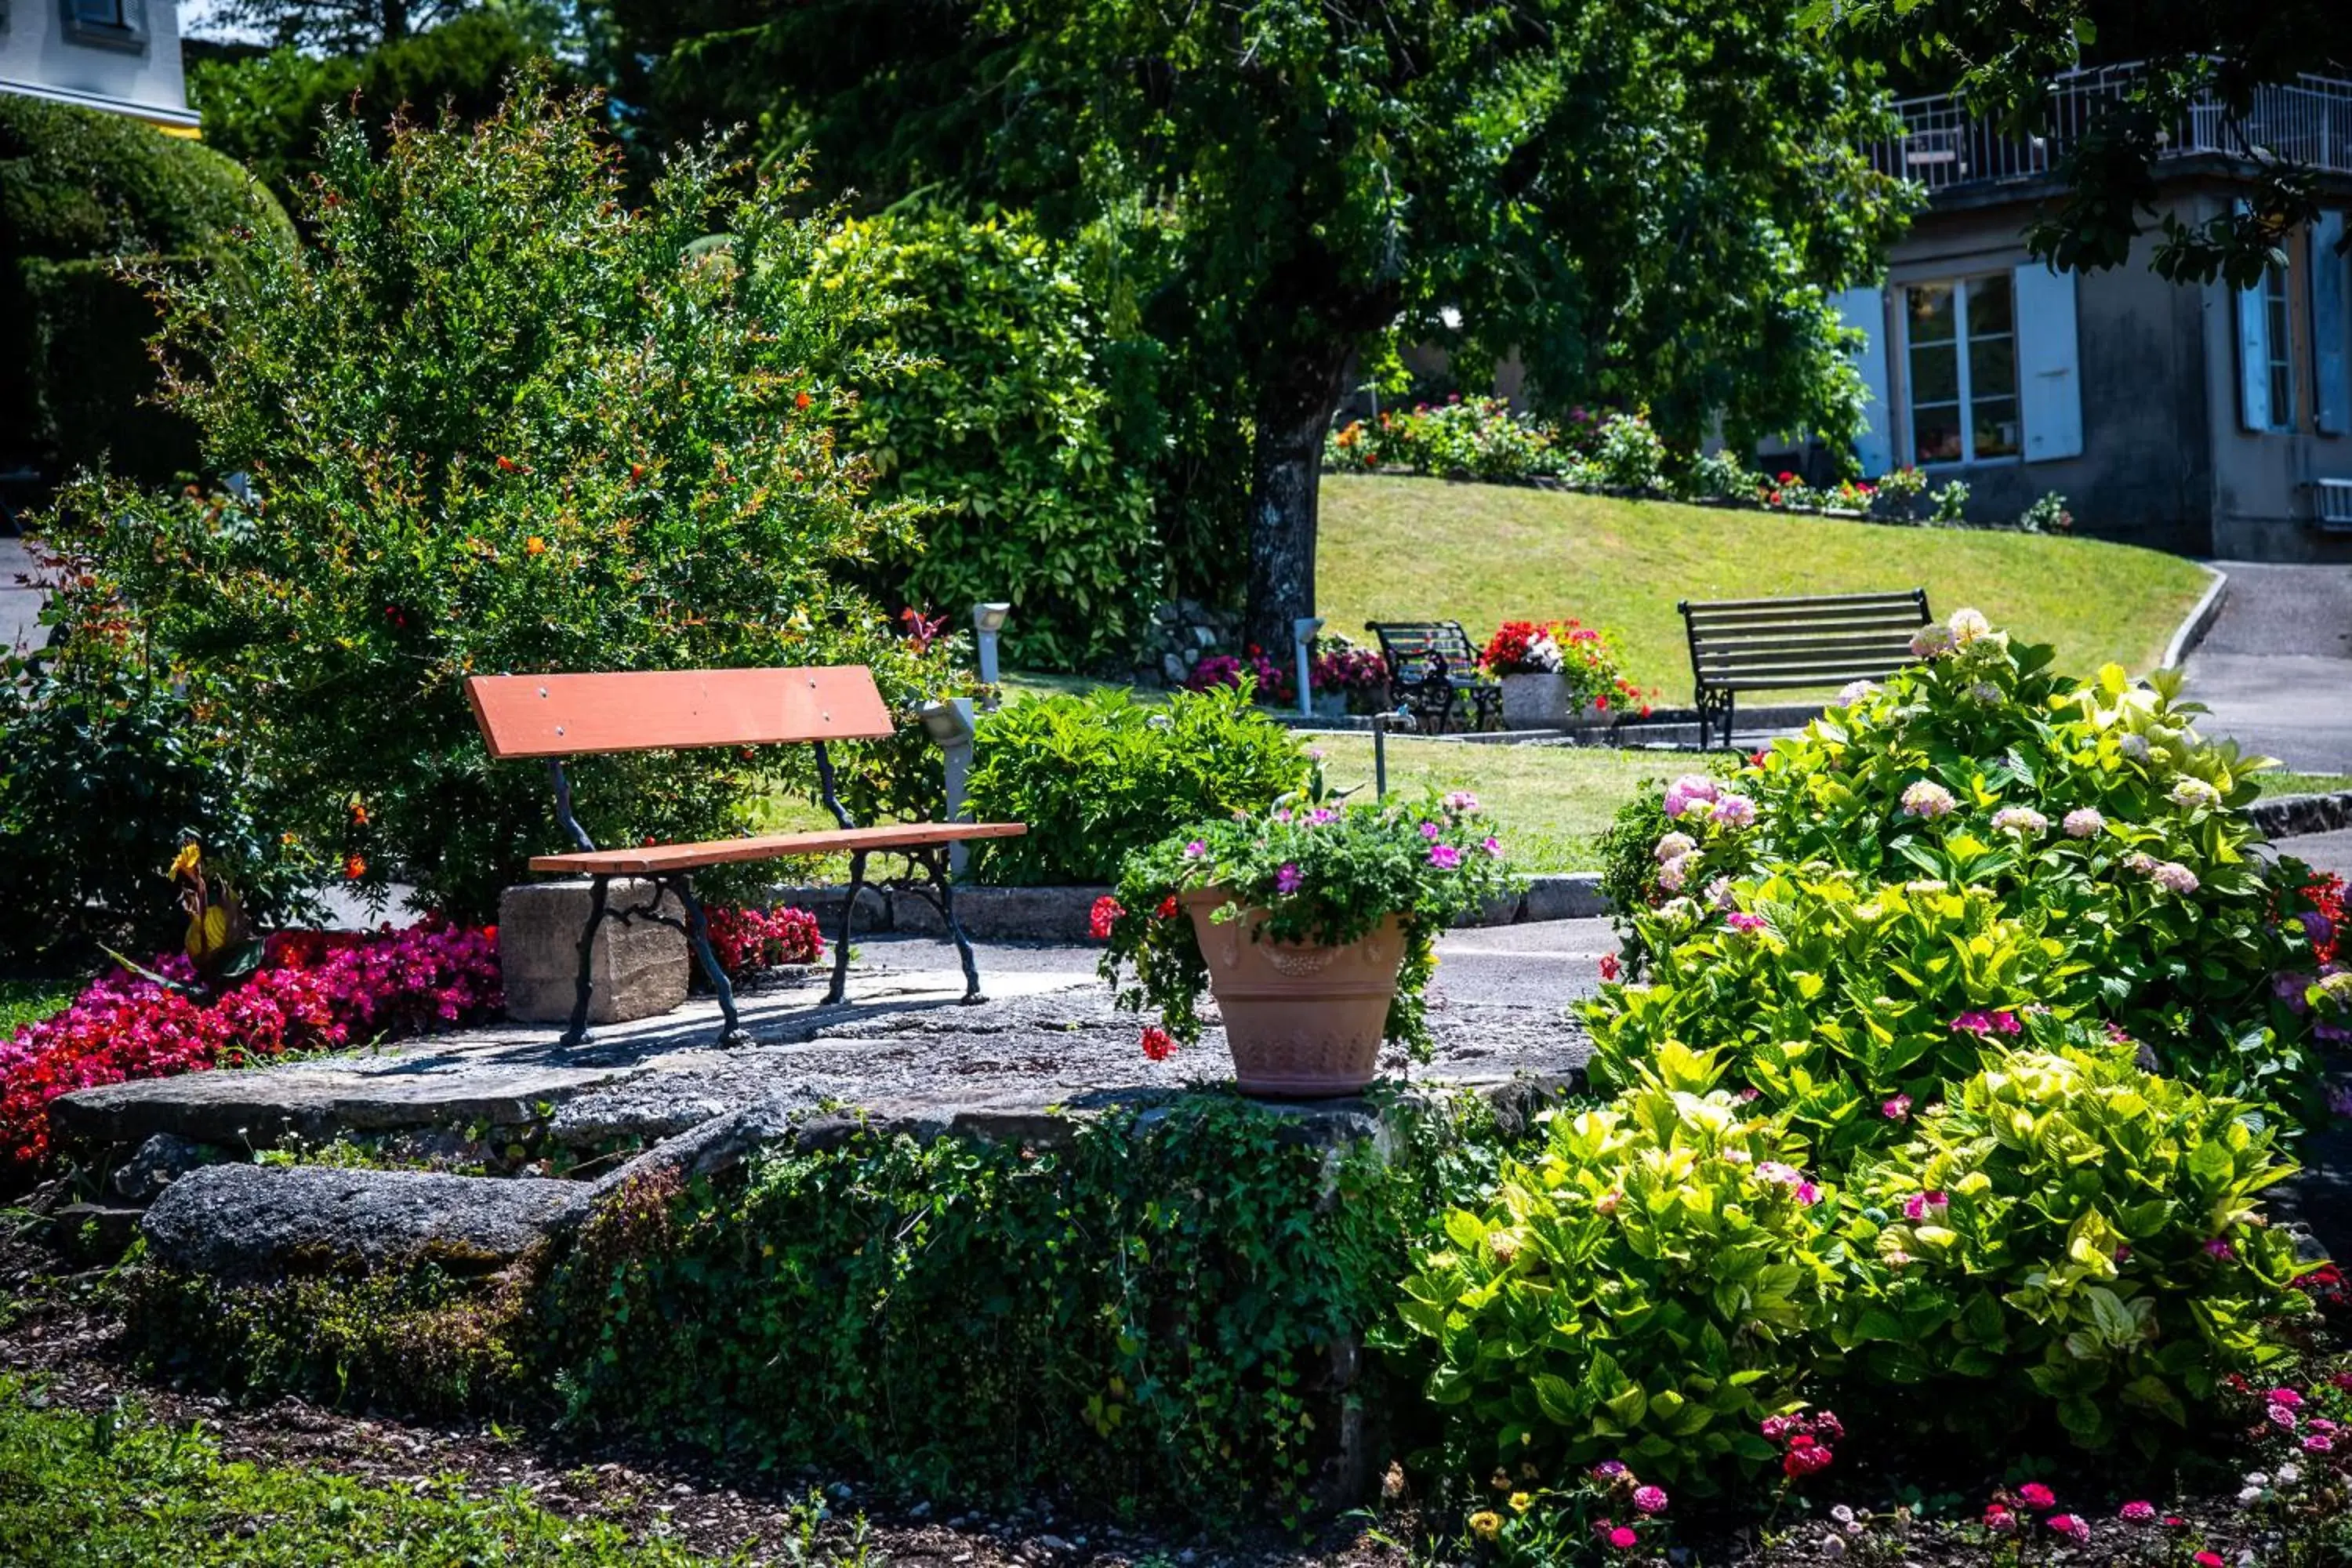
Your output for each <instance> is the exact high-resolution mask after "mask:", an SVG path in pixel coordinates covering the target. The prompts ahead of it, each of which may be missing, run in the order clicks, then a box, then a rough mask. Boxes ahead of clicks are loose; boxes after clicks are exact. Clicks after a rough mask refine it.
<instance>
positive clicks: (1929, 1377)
mask: <svg viewBox="0 0 2352 1568" xmlns="http://www.w3.org/2000/svg"><path fill="white" fill-rule="evenodd" d="M2070 1034H2071V1035H2073V1036H2074V1043H2071V1044H2070V1043H2066V1037H2067V1036H2068V1035H2070ZM2096 1034H2097V1032H2096V1031H2095V1030H2083V1029H2081V1028H2079V1027H2077V1028H2074V1029H2072V1030H2069V1029H2065V1028H2063V1027H2061V1026H2057V1025H2056V1024H2054V1023H2053V1022H2052V1021H2050V1020H2047V1019H2043V1018H2033V1019H2032V1020H2030V1021H2029V1035H2030V1038H2031V1039H2032V1044H2031V1045H2029V1046H2028V1047H2026V1048H2021V1049H2018V1050H2015V1051H2009V1052H2002V1053H1999V1054H1997V1055H1995V1056H1994V1057H1993V1058H1991V1059H1990V1061H1988V1062H1987V1063H1986V1065H1985V1067H1984V1068H1983V1070H1981V1071H1979V1072H1978V1073H1976V1074H1974V1075H1973V1076H1971V1077H1969V1078H1968V1079H1965V1080H1964V1081H1960V1082H1956V1083H1954V1084H1953V1085H1952V1086H1951V1087H1950V1089H1948V1092H1947V1095H1946V1098H1945V1100H1944V1103H1943V1104H1942V1105H1940V1106H1938V1107H1937V1108H1936V1109H1934V1110H1931V1111H1929V1112H1928V1113H1927V1114H1926V1115H1924V1116H1922V1117H1920V1118H1919V1120H1918V1122H1917V1126H1916V1136H1915V1138H1914V1139H1913V1141H1912V1142H1908V1143H1906V1144H1905V1145H1904V1146H1903V1147H1901V1148H1899V1149H1895V1150H1892V1151H1889V1152H1886V1153H1885V1154H1883V1155H1881V1156H1878V1157H1876V1158H1874V1159H1873V1160H1871V1161H1868V1162H1866V1163H1864V1165H1863V1166H1862V1167H1861V1168H1860V1169H1859V1170H1857V1171H1856V1173H1855V1174H1854V1178H1853V1186H1852V1192H1851V1194H1850V1201H1851V1204H1852V1205H1860V1206H1859V1208H1858V1210H1857V1212H1855V1213H1854V1214H1853V1217H1851V1218H1850V1219H1849V1221H1848V1223H1847V1226H1846V1235H1847V1237H1849V1238H1850V1240H1851V1241H1852V1244H1853V1261H1854V1269H1855V1274H1856V1287H1857V1288H1856V1289H1854V1290H1853V1291H1852V1292H1851V1293H1850V1295H1849V1297H1848V1300H1847V1302H1846V1310H1845V1312H1844V1314H1843V1318H1842V1320H1841V1323H1840V1327H1839V1333H1838V1338H1839V1342H1840V1344H1841V1345H1842V1346H1843V1348H1844V1349H1845V1350H1846V1351H1847V1352H1849V1354H1850V1355H1851V1356H1852V1358H1853V1360H1852V1363H1851V1365H1850V1369H1849V1370H1850V1372H1852V1373H1861V1374H1865V1375H1866V1376H1867V1377H1868V1378H1869V1379H1871V1380H1872V1381H1873V1382H1874V1383H1875V1384H1880V1385H1883V1388H1882V1397H1883V1398H1884V1400H1885V1405H1886V1406H1887V1409H1888V1411H1889V1413H1890V1415H1895V1416H1897V1417H1899V1416H1900V1415H1901V1414H1902V1413H1903V1412H1904V1411H1906V1410H1911V1411H1933V1412H1936V1413H1937V1421H1936V1422H1935V1424H1936V1425H1939V1426H1946V1427H1947V1428H1950V1429H1958V1430H1962V1431H1968V1432H1970V1433H1971V1434H1972V1435H1975V1436H1980V1437H1983V1436H1994V1435H1998V1434H2000V1433H2002V1432H2004V1431H2005V1430H2007V1429H2011V1428H2013V1427H2014V1426H2016V1425H2017V1424H2018V1422H2019V1420H2020V1418H2021V1416H2022V1415H2025V1414H2026V1413H2027V1411H2028V1410H2029V1409H2030V1408H2031V1405H2030V1404H2029V1402H2026V1401H2021V1399H2020V1398H2019V1394H2020V1393H2021V1387H2022V1386H2030V1387H2031V1388H2032V1391H2033V1393H2034V1394H2036V1395H2038V1396H2039V1398H2040V1399H2041V1400H2042V1401H2044V1402H2047V1404H2048V1405H2049V1406H2050V1407H2052V1408H2053V1409H2054V1410H2055V1412H2056V1414H2057V1416H2058V1418H2059V1420H2060V1421H2061V1422H2063V1424H2064V1426H2066V1428H2067V1430H2068V1431H2069V1432H2070V1433H2071V1434H2072V1435H2073V1436H2074V1438H2075V1439H2076V1440H2077V1441H2079V1442H2081V1443H2084V1444H2085V1445H2091V1446H2100V1447H2104V1446H2105V1445H2107V1444H2110V1443H2112V1442H2114V1441H2115V1440H2116V1438H2118V1437H2124V1436H2127V1437H2129V1438H2130V1439H2131V1440H2132V1441H2133V1442H2134V1443H2135V1444H2136V1445H2137V1446H2138V1447H2141V1448H2142V1449H2144V1450H2147V1451H2151V1452H2153V1451H2154V1450H2156V1449H2157V1448H2158V1447H2160V1446H2161V1445H2162V1443H2163V1441H2164V1438H2165V1435H2166V1433H2167V1432H2168V1431H2171V1432H2179V1431H2182V1430H2184V1429H2185V1428H2187V1427H2188V1426H2189V1410H2190V1407H2191V1406H2194V1405H2210V1403H2211V1402H2212V1401H2213V1399H2214V1396H2215V1394H2216V1392H2217V1388H2218V1384H2219V1382H2220V1380H2221V1377H2222V1376H2223V1375H2224V1374H2225V1373H2230V1372H2231V1371H2252V1370H2253V1369H2254V1368H2255V1367H2257V1366H2259V1365H2262V1364H2264V1363H2273V1362H2275V1361H2277V1360H2279V1359H2280V1358H2281V1357H2283V1356H2284V1354H2285V1353H2286V1352H2285V1351H2284V1348H2283V1347H2281V1346H2279V1345H2277V1344H2275V1343H2273V1342H2267V1341H2266V1340H2265V1337H2264V1334H2263V1320H2265V1319H2270V1318H2276V1317H2280V1316H2283V1315H2284V1316H2292V1315H2294V1313H2296V1312H2299V1311H2303V1310H2307V1300H2306V1298H2305V1296H2304V1295H2303V1294H2302V1293H2301V1292H2299V1291H2296V1290H2293V1289H2289V1288H2288V1286H2289V1282H2290V1281H2291V1280H2292V1279H2294V1276H2295V1275H2296V1274H2297V1272H2299V1269H2298V1266H2297V1264H2296V1261H2295V1253H2294V1242H2293V1240H2292V1238H2290V1237H2288V1236H2286V1235H2285V1234H2284V1233H2283V1232H2282V1231H2279V1230H2275V1229H2273V1228H2270V1227H2269V1226H2268V1225H2267V1223H2266V1222H2265V1221H2264V1220H2263V1217H2262V1216H2261V1215H2260V1214H2259V1213H2258V1212H2257V1209H2256V1206H2255V1205H2256V1200H2257V1197H2258V1195H2259V1194H2260V1193H2261V1192H2262V1190H2263V1188H2265V1187H2267V1186H2269V1185H2270V1184H2273V1183H2274V1182H2277V1181H2279V1180H2280V1179H2281V1178H2283V1177H2284V1176H2285V1175H2287V1174H2288V1173H2291V1172H2292V1171H2293V1169H2294V1167H2293V1166H2292V1165H2289V1164H2287V1163H2285V1162H2284V1161H2283V1160H2281V1159H2280V1158H2279V1156H2278V1154H2277V1153H2276V1152H2275V1151H2274V1150H2273V1147H2272V1141H2271V1136H2270V1134H2269V1133H2268V1132H2267V1131H2262V1130H2261V1125H2260V1118H2259V1117H2258V1116H2257V1115H2256V1114H2255V1113H2254V1112H2253V1110H2252V1108H2251V1107H2249V1106H2246V1105H2243V1104H2241V1103H2239V1102H2236V1101H2232V1100H2220V1099H2208V1098H2207V1097H2205V1096H2203V1095H2200V1094H2199V1093H2198V1092H2197V1091H2195V1090H2194V1089H2188V1088H2186V1087H2184V1086H2182V1085H2180V1084H2179V1083H2175V1082H2173V1081H2171V1080H2169V1079H2162V1078H2158V1077H2157V1076H2155V1075H2153V1074H2150V1073H2146V1072H2142V1071H2140V1070H2139V1069H2138V1068H2136V1067H2135V1066H2134V1065H2133V1064H2132V1059H2131V1050H2130V1047H2129V1046H2128V1044H2125V1045H2122V1046H2116V1045H2110V1044H2108V1043H2107V1042H2105V1040H2104V1039H2100V1040H2097V1041H2096V1044H2095V1045H2094V1044H2091V1043H2089V1042H2088V1041H2086V1040H2085V1039H2084V1036H2086V1035H2087V1036H2090V1037H2094V1038H2095V1037H2096ZM1923 1388H1926V1389H1927V1390H1930V1391H1931V1392H1932V1397H1930V1398H1927V1399H1920V1398H1918V1397H1916V1391H1918V1390H1921V1389H1923Z"/></svg>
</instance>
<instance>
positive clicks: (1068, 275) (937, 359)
mask: <svg viewBox="0 0 2352 1568" xmlns="http://www.w3.org/2000/svg"><path fill="white" fill-rule="evenodd" d="M1079 263H1080V258H1079V257H1078V256H1077V255H1076V252H1075V250H1074V249H1073V247H1066V246H1063V245H1059V244H1055V243H1052V242H1049V241H1048V240H1046V239H1045V238H1044V237H1041V236H1040V235H1039V234H1038V232H1037V229H1036V226H1035V225H1034V223H1033V222H1032V221H1031V220H1030V219H1028V218H1027V217H1026V216H1020V215H1009V216H991V217H989V218H986V219H984V220H982V221H981V222H978V223H971V224H967V223H964V222H962V221H961V220H960V219H958V218H954V217H950V216H944V215H939V214H931V215H927V216H917V217H912V218H888V217H885V218H877V219H874V220H871V221H868V222H864V223H853V224H850V225H847V226H845V227H844V228H843V229H842V230H841V231H840V233H838V234H837V235H835V237H834V238H833V239H832V241H831V242H830V243H829V244H828V245H827V246H826V247H825V249H824V253H823V255H822V256H821V258H820V259H819V268H820V274H821V278H822V279H823V281H824V284H825V285H826V286H827V287H835V286H846V287H851V288H854V289H859V290H862V291H865V292H867V293H871V294H879V295H882V296H885V297H887V298H891V299H894V300H897V301H898V306H899V308H898V310H896V311H895V312H892V313H890V314H887V315H881V314H877V315H876V316H875V317H873V318H872V319H871V321H870V331H868V332H867V333H866V334H863V335H862V336H861V337H860V338H856V339H853V341H852V342H853V346H854V347H859V348H866V349H871V350H875V351H879V353H877V354H876V355H874V356H872V358H870V359H869V363H876V362H878V361H880V359H881V355H882V354H885V353H887V355H888V356H890V360H891V361H892V362H895V361H898V360H900V359H905V360H911V361H912V362H914V363H908V364H907V365H906V367H905V368H904V369H903V370H901V371H899V372H898V374H896V375H895V376H894V377H892V378H891V379H889V380H887V381H885V382H883V383H881V384H878V385H877V386H874V387H871V388H868V389H866V392H865V395H864V396H863V398H862V399H861V401H860V403H859V405H858V412H857V416H856V420H855V421H854V422H853V424H852V426H851V430H852V435H853V438H854V439H855V440H856V442H857V443H858V444H859V445H860V446H861V447H865V448H866V450H868V451H869V452H871V453H872V454H873V458H874V464H875V472H876V493H877V495H879V496H882V497H886V498H893V499H897V498H903V499H905V500H910V501H913V502H916V503H918V504H919V505H921V506H922V507H923V508H924V512H923V516H922V520H921V521H920V524H919V535H920V537H919V540H911V541H909V542H908V548H907V549H906V550H904V551H903V552H902V551H898V550H893V551H891V552H888V553H887V555H886V557H885V559H884V560H883V562H882V563H881V565H882V568H883V569H884V571H885V572H886V573H887V590H886V591H887V593H888V594H890V595H892V596H893V597H894V599H895V600H896V601H897V602H899V603H904V604H908V605H915V606H918V607H926V608H934V609H937V610H938V611H940V613H941V614H944V615H946V616H950V617H951V619H952V620H954V621H959V622H960V621H961V620H962V618H963V616H965V614H966V613H967V612H968V611H969V610H970V609H971V606H972V605H975V604H981V603H992V602H996V601H1000V600H1001V601H1007V602H1009V603H1011V605H1013V618H1012V620H1011V622H1010V624H1009V625H1008V626H1007V627H1006V630H1005V653H1006V657H1007V658H1008V659H1009V660H1010V661H1011V662H1013V663H1014V664H1016V665H1018V666H1020V667H1021V668H1029V669H1055V670H1079V669H1087V668H1097V667H1102V666H1106V665H1116V664H1120V663H1121V662H1122V661H1123V662H1124V663H1126V664H1129V665H1131V664H1132V663H1133V661H1134V640H1135V637H1137V635H1138V634H1139V631H1140V629H1141V626H1142V621H1143V617H1144V616H1146V615H1147V614H1148V613H1149V612H1150V608H1151V605H1153V604H1154V603H1155V602H1156V601H1157V599H1158V598H1159V590H1160V545H1159V542H1158V539H1157V535H1156V531H1155V530H1154V528H1153V526H1152V521H1153V520H1152V488H1151V484H1150V477H1149V475H1150V465H1151V463H1152V462H1153V461H1154V460H1155V459H1156V458H1158V456H1159V453H1158V452H1157V451H1156V450H1155V446H1156V437H1157V434H1158V432H1159V430H1160V425H1161V418H1160V413H1159V409H1158V406H1157V405H1156V404H1155V403H1154V402H1153V401H1152V397H1151V393H1152V391H1153V388H1152V387H1151V385H1150V382H1149V380H1148V378H1145V377H1142V376H1139V375H1138V374H1134V373H1136V372H1138V371H1141V370H1144V369H1147V368H1148V363H1147V362H1148V360H1149V358H1150V347H1149V345H1148V344H1142V343H1138V342H1118V341H1115V340H1114V339H1113V338H1112V335H1111V333H1110V331H1109V329H1108V325H1107V324H1106V322H1105V321H1104V317H1103V310H1102V308H1101V306H1100V304H1099V303H1098V302H1097V300H1096V299H1095V298H1094V291H1093V290H1092V289H1090V288H1089V286H1088V284H1087V281H1086V279H1085V277H1084V275H1083V274H1082V272H1081V269H1080V264H1079ZM1123 373H1124V374H1123Z"/></svg>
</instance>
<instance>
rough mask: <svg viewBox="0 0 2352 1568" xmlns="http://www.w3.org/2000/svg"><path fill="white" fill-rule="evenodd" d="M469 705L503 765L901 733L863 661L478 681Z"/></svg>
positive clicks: (470, 689) (471, 682)
mask: <svg viewBox="0 0 2352 1568" xmlns="http://www.w3.org/2000/svg"><path fill="white" fill-rule="evenodd" d="M466 698H467V701H469V702H471V703H472V704H473V705H474V718H475V719H476V721H478V722H479V723H480V725H481V726H482V738H483V739H484V740H485V741H487V742H488V743H489V748H490V755H491V756H492V757H495V758H499V759H501V760H503V759H505V758H509V757H573V756H583V755H587V754H590V753H593V752H651V751H665V750H688V749H691V748H694V747H698V746H763V745H772V744H776V743H779V742H787V741H878V740H881V739H883V738H885V737H886V736H887V735H889V734H890V733H891V730H892V726H891V723H890V710H889V709H888V708H887V707H886V706H884V705H883V701H882V693H881V692H880V691H878V690H877V689H875V685H874V672H873V671H871V670H869V669H867V668H866V667H865V666H864V665H858V664H845V665H832V666H823V667H814V668H798V669H662V670H645V671H638V672H633V673H626V674H616V675H477V676H473V677H470V678H469V679H467V682H466Z"/></svg>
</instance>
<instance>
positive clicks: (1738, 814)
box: [1713, 795, 1756, 827]
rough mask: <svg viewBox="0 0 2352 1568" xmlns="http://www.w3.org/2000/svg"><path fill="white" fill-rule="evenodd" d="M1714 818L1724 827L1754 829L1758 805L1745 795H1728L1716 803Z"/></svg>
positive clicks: (1718, 824)
mask: <svg viewBox="0 0 2352 1568" xmlns="http://www.w3.org/2000/svg"><path fill="white" fill-rule="evenodd" d="M1713 815H1714V818H1715V821H1716V823H1717V826H1723V827H1752V826H1755V824H1756V803H1755V802H1754V801H1752V800H1750V799H1748V797H1747V796H1746V795H1724V796H1723V797H1722V798H1721V799H1719V800H1717V802H1716V803H1715V811H1714V814H1713Z"/></svg>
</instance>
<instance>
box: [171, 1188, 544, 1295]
mask: <svg viewBox="0 0 2352 1568" xmlns="http://www.w3.org/2000/svg"><path fill="white" fill-rule="evenodd" d="M588 1202H589V1189H588V1188H587V1187H586V1186H585V1185H584V1184H581V1183H577V1182H557V1181H549V1180H545V1179H543V1178H539V1177H516V1178H511V1179H498V1178H491V1177H483V1176H444V1175H430V1174H425V1173H420V1172H415V1171H367V1170H356V1171H355V1170H343V1169H340V1168H337V1167H334V1166H331V1165H292V1166H283V1167H270V1166H265V1165H208V1166H205V1168H204V1169H202V1170H199V1171H193V1172H190V1173H188V1174H186V1175H184V1176H182V1177H181V1178H180V1179H179V1180H177V1181H175V1182H173V1184H171V1185H170V1186H169V1187H166V1188H165V1189H164V1190H163V1196H161V1197H160V1198H158V1199H156V1200H155V1205H154V1206H153V1207H152V1208H150V1209H149V1210H148V1211H147V1215H146V1218H145V1219H144V1220H142V1222H141V1225H140V1229H141V1230H142V1232H143V1233H144V1234H145V1236H146V1237H147V1246H148V1248H149V1251H150V1253H151V1254H152V1257H153V1258H155V1259H156V1261H158V1262H160V1263H163V1264H164V1265H166V1266H168V1267H170V1268H178V1269H184V1270H185V1271H187V1272H190V1273H195V1274H205V1275H210V1276H212V1277H213V1278H215V1279H274V1278H278V1277H279V1276H282V1275H284V1274H285V1273H287V1272H289V1271H292V1270H304V1269H320V1268H331V1267H334V1266H336V1265H339V1264H344V1263H350V1262H360V1263H364V1264H368V1265H371V1266H383V1265H409V1264H415V1263H428V1262H429V1263H433V1264H436V1265H438V1266H440V1267H441V1268H446V1269H448V1270H450V1271H451V1272H454V1273H461V1274H488V1273H493V1272H496V1271H497V1270H498V1269H500V1268H505V1267H506V1266H507V1265H508V1264H509V1263H511V1262H513V1261H514V1260H515V1259H516V1258H520V1257H521V1256H522V1254H523V1253H525V1252H527V1251H529V1250H530V1248H531V1247H532V1246H534V1245H535V1244H536V1243H538V1242H540V1241H541V1240H542V1239H544V1238H546V1237H550V1236H553V1235H555V1234H557V1233H559V1232H561V1231H563V1230H565V1229H568V1228H569V1227H570V1226H572V1225H574V1224H576V1223H578V1221H579V1220H580V1219H581V1218H582V1217H583V1215H584V1214H585V1213H586V1210H587V1205H588Z"/></svg>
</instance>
